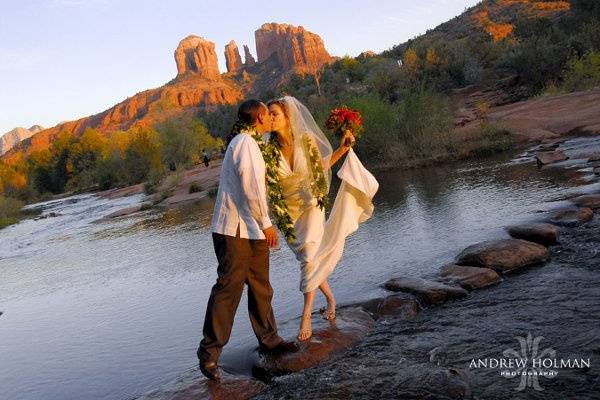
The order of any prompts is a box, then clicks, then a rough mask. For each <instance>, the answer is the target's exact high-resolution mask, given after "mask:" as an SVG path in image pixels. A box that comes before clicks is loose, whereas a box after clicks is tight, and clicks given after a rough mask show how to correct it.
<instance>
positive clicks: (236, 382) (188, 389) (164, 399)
mask: <svg viewBox="0 0 600 400" xmlns="http://www.w3.org/2000/svg"><path fill="white" fill-rule="evenodd" d="M190 380H191V382H188V381H190ZM182 384H183V385H185V386H184V387H183V388H181V389H179V387H181V386H182ZM176 386H177V387H178V389H173V390H157V391H154V392H151V393H148V394H146V395H144V396H142V397H141V398H139V399H138V400H230V399H236V400H237V399H240V400H245V399H249V398H251V397H254V396H255V395H257V394H258V393H260V392H262V391H263V390H264V389H265V387H266V385H265V384H264V383H263V382H260V381H257V380H256V379H252V378H250V377H245V376H234V375H231V374H228V373H227V372H225V371H223V370H221V382H219V383H217V382H212V381H209V380H208V379H206V378H205V377H204V376H202V375H201V374H200V372H199V371H198V372H195V373H194V376H193V377H192V378H190V379H186V382H180V383H178V384H177V385H176Z"/></svg>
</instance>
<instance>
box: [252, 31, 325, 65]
mask: <svg viewBox="0 0 600 400" xmlns="http://www.w3.org/2000/svg"><path fill="white" fill-rule="evenodd" d="M254 35H255V38H256V52H257V55H258V62H259V63H262V62H264V61H266V60H268V59H269V58H271V57H273V58H274V60H275V61H276V62H277V63H278V64H279V66H280V67H281V68H282V69H283V71H290V70H293V71H295V72H298V73H301V74H313V73H315V72H316V71H318V70H319V69H321V68H322V67H323V65H325V64H328V63H330V62H332V61H333V57H331V55H329V53H328V52H327V50H325V45H324V44H323V40H321V38H320V37H319V35H316V34H314V33H312V32H309V31H307V30H306V29H304V28H303V27H302V26H298V27H295V26H292V25H287V24H276V23H270V24H264V25H263V26H261V27H260V29H258V30H257V31H256V32H255V34H254Z"/></svg>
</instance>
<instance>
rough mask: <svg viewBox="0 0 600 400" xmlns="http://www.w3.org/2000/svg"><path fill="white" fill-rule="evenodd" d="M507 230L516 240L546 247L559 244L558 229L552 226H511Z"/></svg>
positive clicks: (542, 224)
mask: <svg viewBox="0 0 600 400" xmlns="http://www.w3.org/2000/svg"><path fill="white" fill-rule="evenodd" d="M506 230H507V231H508V234H509V235H510V236H512V237H513V238H515V239H524V240H528V241H530V242H535V243H539V244H542V245H544V246H551V245H553V244H556V243H557V242H558V228H557V227H556V226H554V225H552V224H547V223H534V224H524V225H514V226H509V227H508V228H506Z"/></svg>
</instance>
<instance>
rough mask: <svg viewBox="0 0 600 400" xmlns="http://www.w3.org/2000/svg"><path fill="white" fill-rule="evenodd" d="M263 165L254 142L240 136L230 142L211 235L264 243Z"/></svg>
mask: <svg viewBox="0 0 600 400" xmlns="http://www.w3.org/2000/svg"><path fill="white" fill-rule="evenodd" d="M265 169H266V168H265V162H264V160H263V157H262V154H261V152H260V148H259V147H258V143H256V140H254V139H253V138H252V136H251V135H250V133H248V132H241V133H239V134H238V135H237V136H236V137H234V138H233V140H232V141H231V143H229V146H228V147H227V151H226V152H225V156H224V158H223V165H222V166H221V177H220V180H219V190H218V192H217V199H216V202H215V210H214V213H213V218H212V227H211V229H212V231H213V232H216V233H220V234H222V235H228V236H236V233H237V228H238V226H239V228H240V237H242V238H245V239H264V238H265V235H264V233H263V232H262V231H263V229H266V228H268V227H270V226H271V225H272V224H271V219H270V218H269V211H268V205H267V194H266V185H265Z"/></svg>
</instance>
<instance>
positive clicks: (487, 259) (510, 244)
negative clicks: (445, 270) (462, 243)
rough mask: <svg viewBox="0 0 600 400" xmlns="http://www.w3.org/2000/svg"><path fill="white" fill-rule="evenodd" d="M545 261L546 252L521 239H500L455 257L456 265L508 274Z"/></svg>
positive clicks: (539, 246) (481, 244) (479, 245)
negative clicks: (489, 269)
mask: <svg viewBox="0 0 600 400" xmlns="http://www.w3.org/2000/svg"><path fill="white" fill-rule="evenodd" d="M547 259H548V250H547V249H546V248H545V247H544V246H542V245H540V244H537V243H533V242H529V241H526V240H522V239H500V240H490V241H486V242H482V243H478V244H475V245H472V246H469V247H467V248H466V249H464V250H463V251H462V252H461V253H460V254H459V255H458V256H457V257H456V264H458V265H466V266H474V267H483V268H491V269H493V270H496V272H508V271H512V270H515V269H519V268H522V267H525V266H528V265H533V264H539V263H542V262H545V261H546V260H547Z"/></svg>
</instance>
